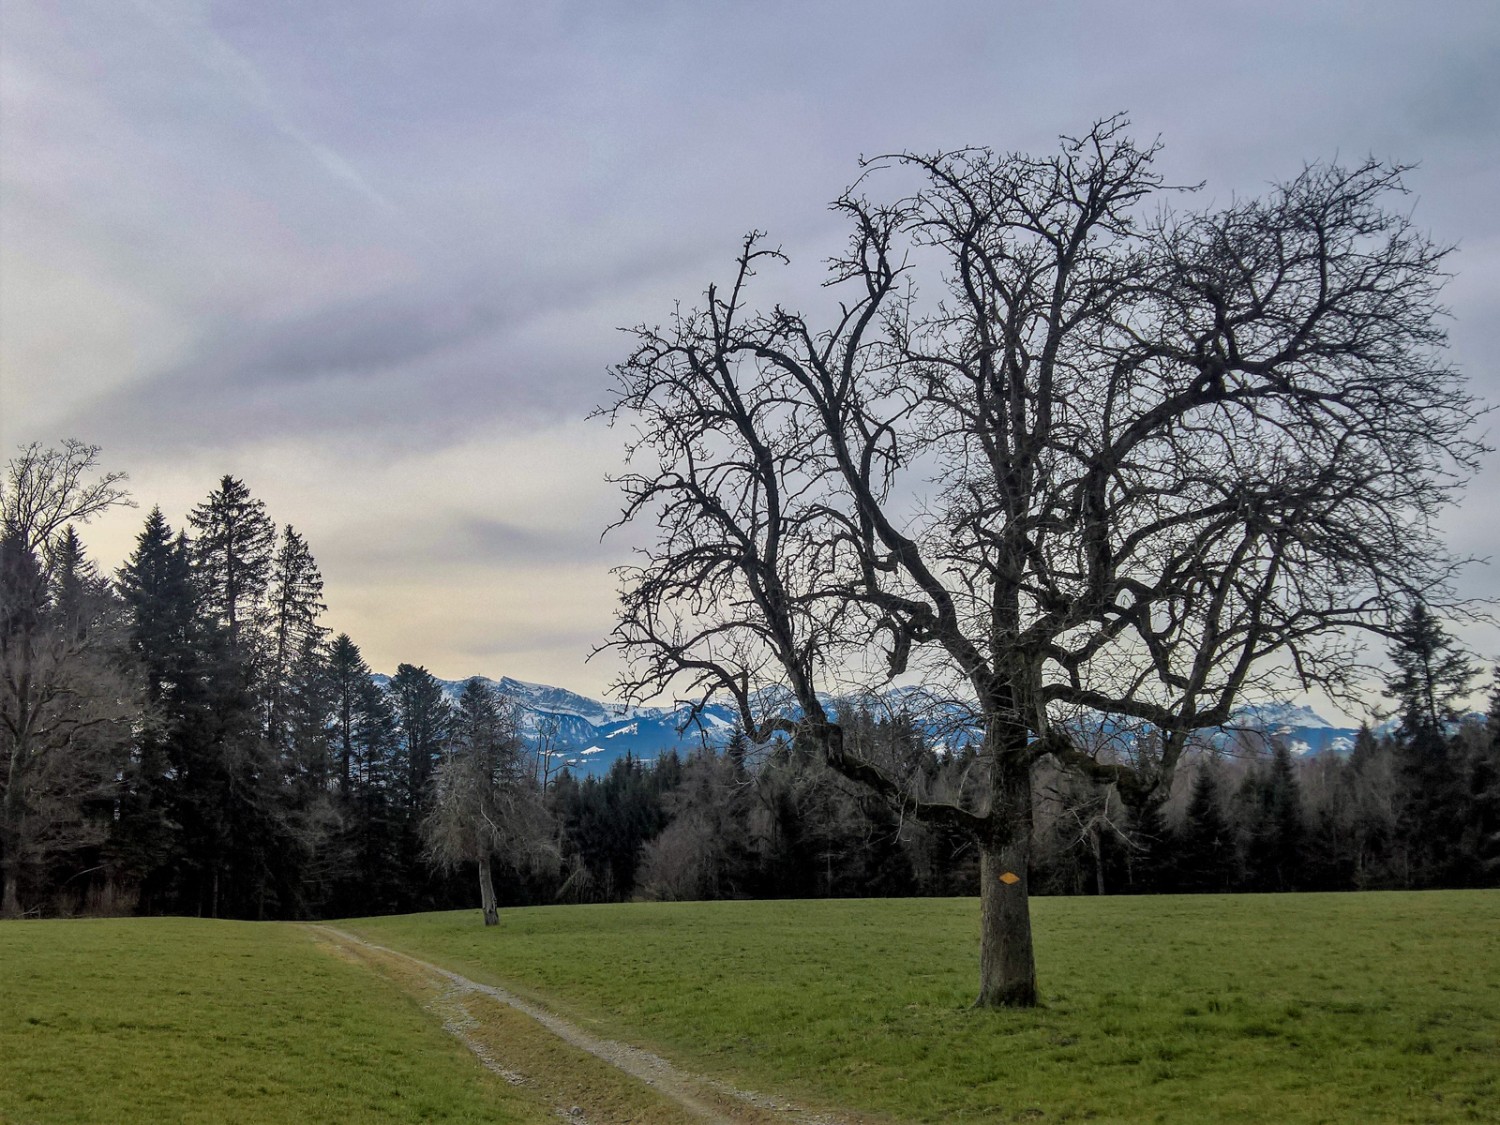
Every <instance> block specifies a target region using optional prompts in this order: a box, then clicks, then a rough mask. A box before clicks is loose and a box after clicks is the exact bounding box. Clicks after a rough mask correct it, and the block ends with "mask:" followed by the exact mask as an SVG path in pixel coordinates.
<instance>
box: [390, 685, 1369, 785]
mask: <svg viewBox="0 0 1500 1125" xmlns="http://www.w3.org/2000/svg"><path fill="white" fill-rule="evenodd" d="M374 678H375V681H376V682H377V683H379V684H381V685H384V684H385V683H386V682H388V679H389V678H388V677H387V676H384V675H377V676H375V677H374ZM480 679H482V680H484V682H485V683H487V684H489V685H490V686H491V687H493V688H495V689H496V690H497V691H498V692H499V693H500V694H501V695H503V696H505V697H506V698H508V699H511V700H514V701H515V703H516V704H518V705H519V707H520V711H521V716H522V729H523V732H524V734H525V735H526V737H527V739H528V740H529V741H531V742H532V743H533V745H537V746H545V747H546V748H547V749H548V751H549V753H550V754H551V756H552V765H553V768H561V767H562V766H566V767H567V768H568V769H569V770H570V771H571V772H572V773H573V774H575V775H584V776H587V775H599V774H603V773H606V772H608V770H609V768H610V766H611V765H613V764H614V762H615V761H617V760H618V759H620V758H624V757H625V756H626V755H629V756H631V757H632V758H635V759H638V760H645V761H655V760H656V759H657V758H658V757H660V756H661V755H663V754H666V753H668V752H669V751H673V750H675V751H677V753H679V754H682V755H686V754H689V753H691V752H692V751H694V750H696V749H698V748H699V747H702V746H709V747H713V748H715V749H719V748H722V747H723V746H724V745H725V744H726V743H727V742H728V741H729V737H730V734H731V732H732V731H733V730H734V729H735V727H736V723H737V714H736V712H735V710H734V709H733V708H732V707H728V706H725V705H723V704H718V703H711V704H709V705H708V706H706V707H704V708H702V709H701V710H700V711H699V712H698V713H697V715H696V716H695V715H694V714H693V710H692V708H691V706H689V705H688V704H680V705H676V706H672V707H624V706H621V705H619V704H612V703H603V702H600V701H599V700H597V699H590V698H588V697H587V696H584V695H579V694H578V693H577V692H572V691H568V690H567V689H566V688H559V687H551V686H549V685H547V684H534V683H528V682H527V681H525V680H516V679H512V678H511V677H509V676H504V677H502V678H500V679H498V680H491V679H488V678H487V677H483V676H481V677H480ZM438 682H439V683H440V684H442V685H443V689H444V691H445V692H446V693H447V694H448V696H449V697H450V698H451V699H453V700H454V701H457V699H458V695H459V693H460V692H461V691H462V690H463V685H464V683H466V682H467V681H465V680H439V681H438ZM878 703H879V705H880V707H881V709H882V710H888V711H890V712H892V713H895V712H899V711H902V710H906V711H907V712H908V713H910V714H913V715H918V716H922V717H921V718H919V720H918V724H919V726H921V727H923V728H924V731H925V733H926V734H927V735H928V737H929V739H930V740H931V741H932V742H933V743H934V744H936V745H939V746H957V745H961V744H962V743H963V742H965V741H968V740H969V739H970V736H971V728H968V727H967V726H966V725H965V723H964V722H963V721H962V719H961V718H960V717H958V710H957V709H956V708H954V707H952V706H951V705H949V706H944V705H942V704H940V703H938V704H935V703H933V701H932V700H931V698H930V697H927V696H926V693H924V692H923V691H922V689H920V688H912V687H899V688H893V689H891V690H890V691H888V692H886V693H884V694H883V695H882V696H881V697H880V699H879V700H878ZM1377 729H1379V728H1377ZM1357 731H1358V728H1357V727H1354V726H1347V725H1346V726H1340V725H1338V724H1337V723H1334V722H1330V721H1329V720H1327V719H1325V718H1323V717H1322V716H1321V715H1319V714H1318V713H1317V712H1316V711H1314V710H1312V708H1310V707H1307V706H1305V705H1301V704H1291V703H1252V704H1247V705H1246V706H1244V707H1242V708H1241V709H1240V710H1239V711H1238V712H1236V715H1235V720H1234V722H1233V723H1232V724H1231V725H1230V726H1229V727H1226V728H1224V729H1223V730H1221V731H1217V732H1214V733H1213V734H1212V735H1211V736H1210V737H1211V738H1212V739H1213V740H1214V741H1215V742H1217V743H1219V744H1221V745H1225V746H1227V745H1229V744H1230V743H1231V742H1236V741H1239V742H1243V741H1244V740H1245V739H1247V738H1249V739H1255V738H1263V739H1266V740H1267V741H1269V740H1270V739H1273V738H1274V739H1281V740H1283V741H1284V742H1285V743H1286V744H1287V747H1288V748H1289V749H1290V750H1291V751H1292V752H1293V753H1294V754H1298V755H1313V754H1326V753H1333V754H1347V753H1348V752H1349V751H1350V750H1351V749H1352V748H1353V746H1354V736H1355V734H1356V733H1357Z"/></svg>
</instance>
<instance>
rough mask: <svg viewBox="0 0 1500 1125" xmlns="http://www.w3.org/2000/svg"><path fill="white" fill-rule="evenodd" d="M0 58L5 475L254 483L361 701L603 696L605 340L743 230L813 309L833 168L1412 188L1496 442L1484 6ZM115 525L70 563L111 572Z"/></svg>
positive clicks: (1491, 154)
mask: <svg viewBox="0 0 1500 1125" xmlns="http://www.w3.org/2000/svg"><path fill="white" fill-rule="evenodd" d="M0 36H3V38H0V42H3V47H0V114H3V118H0V177H3V197H0V246H3V260H0V443H3V448H4V449H5V450H6V451H7V455H8V452H9V451H10V450H12V449H13V448H14V447H15V446H16V445H17V444H18V443H22V442H27V441H31V440H41V441H43V442H48V443H55V442H56V441H57V440H58V439H60V438H62V437H73V436H76V437H79V438H82V439H84V440H87V441H90V442H95V443H98V444H100V445H102V446H103V447H104V459H105V461H106V463H107V464H108V465H109V466H110V467H116V468H123V469H126V470H128V472H129V473H130V476H131V485H132V488H133V490H134V493H135V495H136V497H137V499H138V500H139V501H140V503H141V505H142V507H143V509H144V508H149V506H150V505H152V504H160V505H161V506H162V508H163V510H164V511H165V512H166V513H167V516H168V519H169V520H171V521H172V522H173V523H174V525H177V524H180V523H181V522H182V521H183V519H184V517H185V515H186V513H187V511H188V510H189V509H190V508H191V507H192V506H193V504H194V503H196V502H197V501H198V500H200V499H201V498H202V497H203V496H204V495H206V494H207V493H208V491H209V490H210V489H211V488H212V487H213V485H214V483H215V482H216V481H217V479H218V478H219V477H220V476H221V475H223V474H225V473H231V474H233V475H235V476H238V477H241V478H242V479H244V480H245V482H246V483H247V484H248V485H249V487H250V489H251V490H252V492H253V493H254V494H255V495H257V496H259V497H260V498H262V499H264V500H265V501H266V503H267V505H268V506H269V509H270V512H271V515H272V516H273V517H274V518H275V519H276V520H277V521H278V522H281V523H287V522H290V523H292V524H293V525H295V526H296V527H297V529H298V530H299V531H301V532H302V533H303V534H304V535H305V536H306V538H307V539H308V541H309V542H310V544H311V546H312V548H313V551H314V553H315V554H316V556H317V558H318V561H319V563H320V565H321V566H322V569H323V572H324V575H325V578H326V580H327V590H326V593H327V599H328V602H329V605H330V612H329V623H330V624H331V625H332V627H333V628H334V629H335V630H342V631H347V632H349V633H350V635H351V636H353V637H354V639H355V640H356V642H358V643H359V644H360V645H361V647H362V648H363V649H364V651H365V654H366V656H367V658H368V659H369V660H370V662H371V663H372V664H373V665H374V666H375V667H377V668H379V669H384V670H391V669H393V668H394V666H395V664H396V663H397V662H398V661H402V660H405V661H410V662H413V663H422V664H426V665H427V666H428V667H429V668H431V669H432V670H433V671H434V672H435V673H437V674H438V675H440V676H444V677H450V678H456V677H460V676H466V675H470V674H473V673H476V672H477V673H483V674H486V675H491V676H500V675H502V674H504V675H513V676H517V677H520V678H523V679H531V680H540V681H545V682H549V683H555V684H560V685H563V686H566V687H570V688H574V689H576V690H582V691H585V692H589V693H594V694H597V693H600V692H602V690H603V688H604V686H605V684H606V682H607V681H608V680H609V678H610V676H611V674H612V673H613V670H614V668H613V666H612V665H611V664H610V663H609V662H608V661H607V660H598V661H595V662H593V663H591V664H588V665H585V663H584V657H585V655H586V654H587V652H588V651H589V649H590V648H591V647H592V646H593V645H595V644H597V643H598V642H599V641H600V640H601V638H602V637H603V636H604V635H605V633H607V631H608V629H609V627H610V624H611V611H612V605H613V601H614V586H613V581H612V579H611V577H610V574H609V568H610V567H611V566H612V565H613V564H615V563H617V562H619V561H621V560H622V558H623V556H624V553H625V543H624V542H623V541H621V542H614V541H606V542H605V543H604V544H601V543H600V540H599V535H600V531H601V529H602V528H603V527H604V525H605V524H606V523H607V521H608V519H609V517H610V515H611V514H612V513H613V511H614V508H615V504H616V500H615V495H614V492H613V489H612V487H611V486H610V485H608V484H607V483H606V482H605V480H604V477H605V474H606V473H607V472H609V471H610V470H611V469H612V468H613V467H615V466H616V465H617V464H618V461H619V439H618V435H616V434H614V433H611V432H610V431H608V430H607V429H605V428H603V427H602V426H601V425H600V424H598V423H596V422H591V421H588V420H587V415H588V412H589V410H590V408H591V407H592V406H594V405H595V404H597V403H598V402H599V401H601V399H602V398H603V396H604V393H605V389H606V386H607V376H606V368H607V366H608V364H609V363H610V362H611V361H613V360H615V359H618V358H620V357H621V356H622V355H623V351H624V348H625V339H624V337H622V336H621V335H620V334H619V333H618V331H617V328H618V327H619V326H622V325H630V324H635V323H638V322H641V321H653V322H654V321H658V320H659V319H660V318H661V317H662V316H663V315H664V314H665V313H666V312H667V311H668V310H669V309H670V307H671V303H672V301H673V300H674V299H676V298H682V299H684V300H692V299H693V298H695V297H696V295H697V294H699V293H700V292H701V291H702V289H703V288H704V286H705V285H706V284H707V283H708V282H709V281H710V280H713V279H715V278H720V277H723V276H724V275H725V273H726V270H727V269H728V267H729V266H730V264H731V263H732V259H733V255H734V252H735V249H736V246H737V244H738V242H739V240H740V238H741V237H742V235H743V234H744V233H745V232H746V231H747V230H748V229H750V228H752V227H756V228H763V229H766V230H769V231H770V232H771V234H772V236H773V239H774V240H775V241H777V242H779V243H780V244H781V245H782V246H783V248H784V249H786V250H787V251H788V252H789V253H790V254H792V255H793V258H794V260H795V261H796V262H798V263H799V264H800V268H801V269H802V270H804V271H805V273H800V274H799V273H797V272H794V273H793V274H792V275H791V276H792V277H793V278H799V277H805V278H807V279H811V278H812V277H814V276H815V274H814V271H815V269H816V267H817V263H818V261H819V259H820V258H821V256H822V255H823V254H824V253H825V252H826V251H827V250H828V249H829V248H830V247H831V246H833V245H834V244H835V242H836V240H837V239H838V237H839V235H840V231H839V230H838V228H837V226H836V223H835V220H834V219H833V217H832V216H831V215H830V214H829V213H828V212H827V210H826V208H825V204H826V203H827V201H828V200H829V199H831V198H832V197H833V196H834V195H836V194H837V193H838V191H839V190H840V189H841V188H842V187H843V186H845V184H846V183H847V182H848V181H849V180H850V179H851V178H852V177H853V176H854V175H855V174H856V161H857V159H858V157H859V156H860V155H861V154H873V153H879V152H886V151H892V150H899V149H916V150H923V151H926V150H933V149H937V148H941V147H954V146H960V145H970V144H983V145H990V146H993V147H996V148H1000V149H1006V150H1012V149H1020V150H1026V149H1031V150H1041V149H1049V148H1051V147H1052V146H1053V144H1054V143H1055V138H1056V136H1057V135H1058V134H1060V133H1065V132H1070V133H1076V132H1079V131H1083V130H1086V129H1087V127H1088V124H1089V123H1090V121H1092V120H1093V119H1095V118H1098V117H1102V116H1106V115H1109V114H1111V113H1114V112H1116V111H1119V110H1126V111H1128V112H1129V114H1130V116H1131V118H1132V120H1133V122H1134V129H1135V132H1136V134H1137V135H1138V136H1140V137H1144V138H1150V137H1154V136H1157V135H1159V136H1160V137H1161V138H1162V140H1163V141H1164V143H1165V145H1166V150H1165V154H1164V166H1165V170H1166V172H1167V174H1168V176H1169V178H1170V179H1172V180H1174V181H1176V182H1196V181H1198V180H1206V181H1207V182H1208V187H1207V189H1206V198H1207V199H1208V200H1210V201H1212V200H1225V201H1227V200H1228V199H1229V198H1230V197H1231V195H1233V194H1235V193H1240V194H1247V193H1248V194H1253V193H1258V192H1259V191H1261V190H1262V189H1263V187H1264V185H1265V184H1266V183H1268V182H1269V181H1273V180H1278V179H1284V178H1287V177H1289V176H1291V175H1294V174H1295V173H1296V172H1297V171H1298V170H1299V169H1300V168H1301V166H1302V165H1303V163H1304V162H1306V161H1311V160H1317V159H1320V158H1329V157H1335V156H1338V157H1342V158H1344V159H1347V160H1357V159H1359V158H1362V157H1364V156H1365V155H1367V154H1372V153H1373V154H1374V155H1376V156H1380V157H1387V158H1392V159H1397V160H1401V161H1409V162H1419V164H1420V166H1419V168H1418V169H1417V170H1416V171H1415V172H1413V173H1412V174H1411V175H1410V177H1409V184H1410V186H1411V187H1412V188H1413V196H1412V206H1413V208H1414V214H1415V216H1416V218H1417V220H1418V222H1419V224H1421V225H1423V226H1425V227H1426V228H1427V229H1429V230H1430V231H1431V232H1432V233H1433V235H1434V236H1435V237H1436V238H1437V239H1439V240H1440V241H1445V242H1452V243H1457V244H1458V246H1459V252H1458V254H1457V255H1456V257H1455V258H1454V259H1453V267H1454V269H1455V271H1456V276H1455V277H1454V279H1453V281H1452V282H1451V283H1450V285H1449V288H1448V290H1447V299H1448V302H1449V304H1450V306H1451V308H1452V310H1453V313H1454V319H1453V321H1452V324H1451V328H1450V335H1451V341H1452V349H1453V355H1454V358H1455V359H1456V360H1457V362H1458V363H1459V364H1460V365H1461V366H1462V367H1463V368H1464V369H1465V370H1466V371H1467V372H1468V373H1469V374H1470V376H1471V377H1472V380H1473V385H1474V389H1475V390H1476V392H1477V393H1478V394H1480V395H1481V396H1483V397H1485V398H1487V399H1489V400H1490V401H1496V402H1500V370H1497V365H1496V362H1495V360H1494V358H1493V357H1495V356H1496V355H1500V207H1497V204H1500V5H1496V4H1495V3H1494V2H1493V0H1472V2H1448V3H1426V4H1420V5H1419V4H1415V3H1407V2H1400V3H1378V2H1372V0H1361V2H1358V3H1355V2H1352V0H1351V2H1346V3H1315V2H1312V0H1299V2H1294V3H1281V2H1276V0H1261V2H1256V3H1220V4H1205V3H1202V2H1201V0H1191V2H1183V3H1175V2H1158V3H1140V4H1121V3H1118V2H1110V0H1104V2H1099V3H1067V2H1058V3H1052V4H1037V3H1026V4H1022V3H1014V2H1011V0H975V2H972V3H943V2H941V0H931V2H929V3H926V4H921V5H918V4H904V3H875V2H861V3H818V2H815V0H797V2H794V3H776V2H769V0H762V2H756V3H749V2H741V3H728V2H714V0H685V2H681V3H667V2H661V3H655V2H650V0H639V2H636V3H631V4H610V3H592V4H584V3H549V2H540V3H539V2H532V3H527V4H518V3H517V4H513V3H508V2H497V0H483V2H474V3H465V2H459V0H452V2H448V0H438V2H429V3H411V2H410V0H401V2H395V0H362V2H360V3H357V4H354V3H349V2H347V0H340V2H338V3H332V2H325V0H234V2H223V3H209V2H204V0H68V2H67V3H57V2H56V0H42V2H38V0H6V3H5V5H4V8H3V25H0ZM143 515H144V512H143V511H135V512H128V513H119V514H117V515H116V516H114V517H111V518H109V519H106V520H104V521H101V522H100V523H99V524H97V525H95V526H94V527H93V528H92V529H91V530H90V531H89V534H88V540H89V542H90V544H91V546H92V549H93V550H94V552H95V554H96V555H97V556H98V558H99V559H100V561H101V562H103V563H105V564H106V565H107V566H109V567H113V566H115V565H117V564H118V563H119V562H120V561H121V560H122V559H123V557H124V556H125V554H126V553H127V552H128V550H129V548H130V544H131V540H132V538H133V536H134V534H135V532H136V531H137V530H138V529H139V525H140V521H141V518H142V517H143ZM1497 515H1500V463H1496V462H1495V461H1494V460H1493V459H1492V460H1491V461H1490V462H1489V463H1488V464H1487V467H1486V469H1485V471H1484V473H1483V474H1482V476H1481V478H1480V479H1479V480H1478V481H1476V482H1475V485H1474V487H1473V488H1472V489H1471V492H1470V498H1469V500H1468V501H1467V502H1466V503H1465V504H1464V506H1463V507H1462V509H1461V510H1459V511H1456V512H1455V513H1453V516H1452V518H1451V519H1450V520H1449V530H1450V533H1451V536H1452V539H1453V541H1454V542H1455V544H1456V545H1457V546H1458V547H1459V548H1460V549H1461V550H1464V551H1468V552H1472V553H1476V554H1480V555H1495V556H1497V558H1500V520H1497ZM1469 581H1470V584H1471V591H1472V592H1474V593H1486V594H1495V593H1500V574H1497V571H1496V570H1495V568H1494V567H1490V568H1477V569H1475V570H1474V571H1473V572H1472V574H1471V577H1470V579H1469ZM1468 639H1469V640H1470V643H1472V644H1474V645H1475V646H1476V647H1478V648H1479V649H1480V650H1481V651H1482V652H1484V653H1486V654H1487V655H1490V656H1493V655H1495V654H1496V653H1500V637H1497V635H1496V634H1495V633H1494V632H1492V631H1473V632H1471V633H1470V634H1469V636H1468Z"/></svg>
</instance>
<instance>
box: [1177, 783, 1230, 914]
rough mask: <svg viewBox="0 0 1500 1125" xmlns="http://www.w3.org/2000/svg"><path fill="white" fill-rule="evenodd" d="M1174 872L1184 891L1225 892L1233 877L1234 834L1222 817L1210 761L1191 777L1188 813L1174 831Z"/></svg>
mask: <svg viewBox="0 0 1500 1125" xmlns="http://www.w3.org/2000/svg"><path fill="white" fill-rule="evenodd" d="M1175 866H1176V869H1177V870H1176V874H1177V882H1178V886H1179V887H1180V888H1181V889H1182V890H1184V891H1195V892H1220V891H1227V890H1229V888H1230V885H1231V883H1232V882H1233V879H1234V866H1235V848H1234V833H1233V831H1232V830H1231V829H1230V826H1229V823H1228V821H1227V820H1225V818H1224V810H1223V807H1222V805H1221V802H1220V799H1219V779H1218V773H1217V770H1216V769H1215V767H1214V766H1213V764H1212V763H1210V762H1203V763H1202V764H1200V765H1199V767H1198V770H1197V772H1196V774H1195V775H1194V777H1193V790H1192V795H1191V797H1190V798H1189V799H1188V807H1187V815H1186V816H1185V817H1184V818H1183V822H1182V828H1181V829H1180V830H1179V831H1178V833H1177V863H1176V865H1175Z"/></svg>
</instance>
